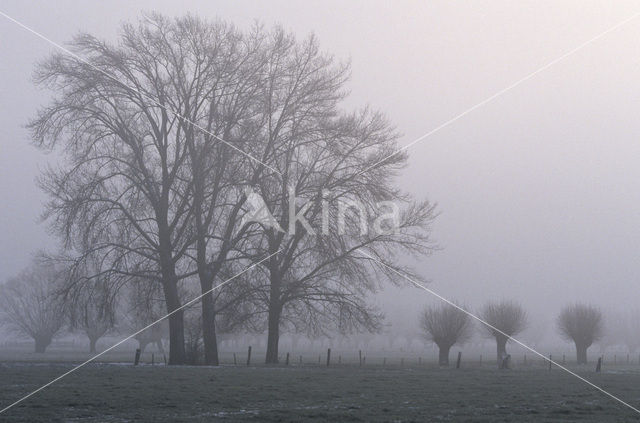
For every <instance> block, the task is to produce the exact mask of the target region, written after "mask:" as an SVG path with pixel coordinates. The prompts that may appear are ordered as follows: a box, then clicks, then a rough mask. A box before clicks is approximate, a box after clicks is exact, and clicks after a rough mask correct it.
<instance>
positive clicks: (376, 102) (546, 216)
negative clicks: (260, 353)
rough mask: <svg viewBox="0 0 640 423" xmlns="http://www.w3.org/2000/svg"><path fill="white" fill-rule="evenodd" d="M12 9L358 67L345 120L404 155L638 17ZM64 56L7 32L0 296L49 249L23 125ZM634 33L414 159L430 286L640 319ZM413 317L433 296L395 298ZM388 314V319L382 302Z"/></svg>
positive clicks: (517, 9) (607, 9)
mask: <svg viewBox="0 0 640 423" xmlns="http://www.w3.org/2000/svg"><path fill="white" fill-rule="evenodd" d="M344 3H345V2H327V1H322V2H299V3H298V2H259V1H255V2H205V1H202V2H194V1H180V2H178V1H160V2H158V1H154V2H151V1H140V2H131V1H112V2H95V3H93V2H92V3H89V2H80V1H77V2H73V1H57V2H55V3H54V2H47V3H36V2H28V1H7V0H4V1H3V2H2V3H0V10H1V11H2V12H4V13H6V14H8V15H10V16H12V17H13V18H15V19H17V20H19V21H21V22H23V23H24V24H25V25H27V26H30V27H32V28H33V29H35V30H37V31H39V32H41V33H42V34H43V35H45V36H47V37H49V38H50V39H52V40H53V41H56V42H58V43H64V42H66V41H68V40H69V39H70V38H71V36H72V35H73V34H75V33H77V32H78V31H88V32H91V33H94V34H97V35H100V36H103V37H106V38H110V39H114V38H115V36H116V34H117V30H118V26H119V22H120V21H121V20H134V19H136V18H137V16H138V15H139V13H140V11H144V10H157V11H159V12H161V13H164V14H168V15H179V14H183V13H187V12H191V13H195V14H197V15H200V16H206V17H211V18H213V17H219V18H223V19H226V20H229V21H231V22H234V23H236V24H237V25H239V26H241V27H246V26H248V25H250V24H251V23H252V22H253V21H254V20H256V19H258V20H260V21H262V22H264V23H265V24H267V25H271V24H273V23H281V24H282V25H283V26H284V27H285V28H287V29H290V30H292V31H294V32H296V33H297V34H299V35H300V36H304V35H307V34H309V33H310V32H314V33H315V34H316V35H317V36H318V38H319V40H320V43H321V45H322V47H323V48H324V49H325V50H327V51H329V52H331V53H334V54H335V55H337V56H338V57H339V58H343V59H348V58H351V63H352V78H351V81H350V84H349V88H350V89H351V92H352V95H351V97H350V99H349V101H348V105H349V106H352V107H357V106H361V105H365V104H370V105H371V106H372V107H374V108H377V109H381V110H383V111H385V112H386V113H387V114H388V116H389V117H390V118H391V120H392V121H393V122H394V123H395V124H396V125H397V127H398V129H399V130H400V131H401V132H402V133H403V134H404V136H403V138H402V139H401V144H402V145H404V144H408V143H409V142H411V141H412V140H413V139H415V138H417V137H419V136H420V135H422V134H424V133H426V132H428V131H430V130H431V129H433V128H434V127H436V126H438V125H440V124H441V123H442V122H444V121H446V120H448V119H450V118H451V117H453V116H455V115H457V114H458V113H460V112H462V111H464V110H465V109H467V108H469V107H470V106H473V105H474V104H476V103H478V102H480V101H482V100H484V99H485V98H487V97H489V96H490V95H492V94H494V93H495V92H497V91H499V90H501V89H503V88H505V87H506V86H508V85H510V84H511V83H513V82H515V81H517V80H519V79H520V78H522V77H523V76H525V75H527V74H528V73H530V72H532V71H534V70H536V69H538V68H540V67H542V66H544V65H545V64H547V63H548V62H550V61H552V60H554V59H556V58H557V57H559V56H561V55H562V54H563V53H565V52H567V51H569V50H571V49H573V48H575V47H576V46H578V45H580V44H581V43H583V42H585V41H587V40H589V39H591V38H593V37H594V36H596V35H598V34H599V33H601V32H602V31H604V30H606V29H607V28H609V27H611V26H613V25H615V24H616V23H618V22H620V21H622V20H624V19H625V18H627V17H629V16H631V15H633V14H634V13H637V12H638V11H640V3H639V2H616V3H615V4H611V2H608V1H601V2H583V1H580V2H578V1H576V2H570V1H549V2H539V1H536V2H503V1H478V2H450V1H442V2H440V1H438V2H432V1H421V2H408V1H405V2H371V1H366V2H364V1H363V2H347V4H344ZM53 50H54V47H53V46H51V45H49V44H47V43H45V42H44V41H42V40H41V39H38V38H37V37H35V36H34V35H33V34H30V33H28V32H27V31H25V30H24V29H22V28H20V27H18V26H16V25H15V24H14V23H11V22H9V21H8V20H6V19H5V18H3V17H0V198H1V199H2V206H1V207H0V236H1V241H0V278H1V279H4V278H6V277H8V276H10V275H12V274H14V273H16V272H17V271H19V270H20V269H21V268H22V267H23V266H25V265H26V264H27V262H28V260H29V257H30V254H31V253H32V252H34V251H35V250H37V249H39V248H44V247H51V246H53V245H54V243H53V241H52V239H51V238H50V237H49V236H48V235H47V233H46V228H45V227H44V225H38V224H36V222H37V219H38V215H39V213H40V211H41V209H42V203H43V201H44V200H45V198H44V196H43V195H42V194H41V193H40V192H39V191H38V189H37V188H36V186H35V182H34V178H35V177H36V175H37V174H38V168H39V167H42V166H44V164H45V163H46V162H47V160H52V159H53V158H52V157H51V156H49V157H47V156H45V155H43V154H42V153H41V152H39V151H37V150H36V149H35V148H33V147H32V146H31V145H30V144H29V140H28V137H27V134H26V131H25V130H24V128H23V125H24V124H25V123H26V121H27V120H28V119H29V117H31V116H33V114H34V113H35V111H36V110H37V108H38V106H40V105H41V104H43V103H44V102H45V101H46V94H45V93H42V92H40V91H38V90H37V89H36V88H35V87H34V86H33V85H32V83H31V80H30V76H31V72H32V70H33V65H34V63H36V62H37V61H38V60H40V59H42V58H43V57H45V56H46V55H47V54H48V53H49V52H51V51H53ZM639 111H640V18H639V19H637V20H634V21H632V22H630V23H629V24H627V25H625V26H624V27H622V28H620V29H618V30H616V31H614V32H612V33H610V34H608V35H606V36H605V37H603V38H602V39H600V40H598V41H597V42H595V43H593V44H591V45H589V46H587V47H585V48H584V49H582V50H581V51H579V52H578V53H576V54H574V55H572V56H571V57H568V58H567V59H566V60H563V61H562V62H560V63H558V64H556V65H554V66H553V67H551V68H549V69H547V70H545V71H544V72H542V73H540V74H539V75H537V76H535V77H534V78H533V79H531V80H529V81H527V82H525V83H523V84H522V85H520V86H518V87H517V88H515V89H514V90H512V91H510V92H508V93H507V94H505V95H504V96H502V97H500V98H499V99H497V100H495V101H493V102H492V103H490V104H488V105H486V106H484V107H482V108H480V109H478V110H475V111H474V112H472V113H471V114H469V115H467V116H465V117H464V118H462V119H460V120H459V121H457V122H456V123H455V124H453V125H451V126H450V127H448V128H445V129H444V130H442V131H440V132H438V133H437V134H435V135H433V136H432V137H430V138H428V139H426V140H424V141H422V142H421V143H419V144H417V145H415V146H414V147H412V148H411V149H410V150H409V152H410V157H411V159H410V166H409V168H408V169H407V170H406V172H405V173H404V174H403V176H402V177H401V179H400V183H401V184H402V186H403V187H404V188H405V189H406V190H409V191H411V192H412V193H414V194H415V195H416V196H418V197H427V198H429V199H430V200H431V201H435V202H437V203H438V204H439V210H440V212H441V215H440V217H439V218H438V220H437V222H436V225H435V228H434V229H435V231H434V237H435V239H436V241H437V242H438V243H439V244H440V245H441V246H442V247H443V248H444V249H443V250H442V251H440V252H438V253H436V254H435V255H434V256H433V257H431V258H430V259H429V260H427V261H425V262H424V263H420V264H419V266H420V269H421V270H422V271H423V272H424V274H425V275H426V276H427V277H429V278H430V279H431V281H432V283H431V287H432V288H433V289H434V290H436V291H438V292H440V293H442V294H443V295H444V296H447V297H451V298H456V299H459V300H461V301H465V302H467V304H470V305H472V306H473V307H476V306H479V305H480V304H481V303H482V302H484V300H485V299H487V298H495V297H499V298H501V297H507V298H514V299H517V300H520V301H521V302H522V303H523V304H525V305H526V306H527V307H528V308H530V309H532V311H533V309H537V310H538V312H539V313H541V312H542V310H548V311H549V312H550V313H552V314H554V315H555V314H556V313H557V310H558V308H559V307H560V306H561V305H562V304H564V303H566V302H570V301H587V302H594V303H597V304H600V305H602V306H604V307H605V308H610V307H613V305H614V304H621V305H622V306H627V307H631V306H634V304H636V303H637V298H638V296H637V293H636V288H637V286H638V274H639V273H640V260H639V257H638V252H639V251H640V225H639V224H638V220H639V217H640V168H639V166H638V162H639V161H640V138H639V135H640V119H638V113H639ZM385 297H386V298H391V299H390V300H389V303H390V304H392V305H394V306H395V305H397V304H399V303H398V302H399V301H402V302H403V303H404V304H405V305H404V306H403V307H402V310H403V312H399V311H398V310H394V309H395V307H393V308H392V309H390V314H393V315H398V314H400V315H402V314H403V313H404V314H405V315H406V318H408V319H411V320H412V321H414V320H415V313H413V310H414V309H416V308H417V307H419V306H422V305H423V304H425V303H428V302H433V299H431V298H429V295H428V294H427V293H420V294H417V293H416V291H412V290H408V289H407V290H403V291H402V292H397V291H396V290H388V291H387V292H386V294H385ZM385 302H386V301H385Z"/></svg>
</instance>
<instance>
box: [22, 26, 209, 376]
mask: <svg viewBox="0 0 640 423" xmlns="http://www.w3.org/2000/svg"><path fill="white" fill-rule="evenodd" d="M218 29H220V27H219V26H214V27H202V26H198V22H196V21H195V20H194V19H192V18H189V17H187V18H183V19H176V20H173V21H170V20H168V19H164V18H161V17H158V16H154V17H152V18H150V19H147V20H142V21H141V23H140V24H139V25H138V26H134V25H128V24H126V25H123V27H122V31H121V39H120V42H119V43H118V44H117V45H113V44H109V43H107V42H104V41H102V40H99V39H97V38H95V37H93V36H91V35H88V34H82V35H79V36H77V37H75V38H74V40H73V42H72V43H71V47H70V48H71V49H72V50H73V51H74V52H75V53H77V54H79V55H81V56H83V57H85V58H86V60H87V61H88V62H89V63H90V65H89V64H87V63H85V62H83V61H81V60H78V59H76V58H74V57H70V56H68V55H63V54H55V55H53V56H52V57H50V58H49V59H48V60H46V61H45V62H43V63H41V64H40V65H39V67H38V69H37V73H36V79H37V81H38V82H39V83H40V84H42V85H45V86H46V87H48V88H50V89H51V90H53V91H54V92H55V93H56V94H57V98H56V99H55V100H54V101H53V102H52V103H51V104H50V105H49V106H47V107H45V108H44V109H43V110H41V111H40V112H39V114H38V116H37V117H36V118H35V119H34V120H33V121H32V122H31V123H30V128H31V131H32V135H33V139H34V140H35V142H36V144H37V145H39V146H41V147H42V148H55V147H57V146H58V144H62V146H61V147H62V148H61V149H60V150H62V151H64V154H65V156H66V161H65V163H66V164H65V166H63V167H61V168H59V169H50V170H49V171H48V172H47V173H45V174H44V175H43V177H42V178H41V186H42V187H43V189H44V190H45V192H46V193H47V194H48V195H49V197H50V199H51V200H50V202H49V204H48V207H47V213H46V217H48V218H49V219H50V221H51V223H52V226H53V227H54V228H55V229H56V230H57V231H58V233H60V235H62V236H63V237H64V239H65V241H66V242H67V245H68V246H71V247H74V248H75V249H76V250H78V251H83V252H86V254H91V255H99V256H101V258H102V260H103V261H105V262H110V266H111V268H112V269H113V271H117V272H121V273H127V274H131V275H133V276H136V277H137V279H136V280H139V279H140V278H143V277H144V278H147V279H149V280H155V281H157V282H159V284H160V286H161V287H162V289H163V295H164V299H165V304H166V311H167V312H170V313H172V315H171V316H170V317H169V328H170V355H169V363H171V364H181V363H184V361H185V352H184V327H183V312H182V310H181V309H180V306H181V299H180V296H179V294H178V290H179V283H180V281H181V280H182V279H184V278H186V277H188V276H190V275H192V274H193V273H194V271H193V269H191V268H190V267H189V266H188V264H187V263H185V262H186V261H188V260H189V259H188V257H187V256H186V254H187V251H188V249H189V248H190V246H191V245H192V243H193V232H192V231H193V222H192V217H193V207H192V200H193V199H192V196H191V195H190V194H191V193H192V191H193V178H192V174H191V165H190V163H189V159H190V149H189V145H188V144H189V143H190V142H191V141H192V139H191V138H190V137H189V136H188V134H189V133H192V132H193V131H196V130H198V129H197V128H195V127H194V126H193V125H192V124H191V123H190V122H191V121H190V120H189V118H191V117H193V113H200V110H199V109H198V110H195V104H196V103H197V102H198V101H202V100H203V98H204V99H205V100H209V96H207V93H209V91H208V90H209V88H210V85H209V84H210V82H211V78H212V77H214V76H215V73H216V71H217V68H216V67H215V66H213V65H214V64H215V61H216V60H217V59H218V55H217V54H215V53H216V50H215V48H216V45H214V44H212V43H208V44H203V43H202V42H201V41H202V39H204V37H205V36H208V37H209V39H213V40H214V41H215V34H213V33H214V32H215V31H216V30H218ZM212 34H213V35H212ZM200 35H202V37H201V38H198V36H200ZM208 56H211V57H212V58H211V60H210V61H207V62H203V61H202V57H208ZM192 64H194V65H193V66H191V65H192ZM194 92H195V94H194ZM216 94H218V92H216ZM199 95H201V96H202V97H198V96H199ZM194 110H195V111H194ZM203 110H206V107H205V108H203ZM180 116H183V117H186V119H187V120H185V119H184V118H183V117H180ZM196 121H198V120H196ZM209 141H210V140H209Z"/></svg>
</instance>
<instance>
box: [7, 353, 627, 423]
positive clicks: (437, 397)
mask: <svg viewBox="0 0 640 423" xmlns="http://www.w3.org/2000/svg"><path fill="white" fill-rule="evenodd" d="M68 369H70V366H69V365H68V364H46V363H43V364H38V363H24V364H21V363H5V364H2V365H0V405H2V406H3V407H4V406H6V405H8V404H9V403H10V402H13V401H15V400H17V399H18V398H20V397H21V396H23V395H25V394H27V393H28V392H30V391H33V390H35V389H36V388H38V387H39V386H41V385H42V384H44V383H46V382H48V381H50V380H51V379H53V378H55V377H56V376H58V375H60V374H62V373H63V372H65V371H66V370H68ZM583 376H585V377H587V378H588V379H589V380H591V381H592V382H594V383H596V384H598V385H600V386H601V387H603V388H604V389H606V390H608V391H610V392H611V393H613V394H614V395H616V396H619V397H620V398H621V399H623V400H625V401H627V402H629V403H631V404H632V405H634V406H636V407H637V406H640V373H637V372H633V371H622V370H616V371H611V372H604V373H601V374H595V373H593V372H592V370H591V369H590V370H589V371H585V372H584V373H583ZM637 417H638V416H637V415H636V414H634V412H633V411H632V410H629V409H627V408H625V407H623V406H622V405H619V404H618V403H616V402H615V401H614V400H612V399H610V398H608V397H606V396H605V395H603V394H602V393H600V392H598V391H597V390H595V389H594V388H591V387H589V386H588V385H586V384H585V383H584V382H581V381H579V380H577V379H575V378H574V377H572V376H570V375H568V374H566V373H564V372H563V371H562V370H559V369H554V370H552V371H548V370H546V369H544V368H531V369H516V370H503V371H498V370H495V369H493V368H489V367H488V366H487V367H486V368H469V369H460V370H455V369H437V368H420V367H414V368H399V367H395V368H382V367H381V366H370V367H369V366H367V367H365V368H358V367H357V366H344V367H333V368H329V369H327V368H323V367H319V366H318V367H313V366H309V367H270V368H269V367H250V368H247V367H241V366H238V367H231V366H229V367H227V366H225V367H217V368H214V367H181V368H177V367H164V366H150V365H144V366H139V367H133V366H131V365H117V364H90V365H87V366H86V367H84V368H82V369H80V370H78V371H77V372H75V373H73V374H71V375H69V376H68V377H66V378H64V379H62V380H61V381H59V382H57V383H55V384H54V385H52V386H50V387H48V388H46V389H44V390H43V391H41V392H39V393H37V394H35V395H34V396H32V397H31V398H29V399H27V400H25V401H24V402H23V403H21V404H19V405H17V406H16V407H14V408H12V409H10V410H8V411H7V412H5V413H4V414H2V415H0V421H8V422H63V421H65V422H68V421H88V422H140V421H144V422H164V421H166V422H186V421H225V422H227V421H229V422H235V421H255V422H258V421H259V422H300V421H303V422H325V421H333V422H372V421H373V422H378V421H379V422H424V421H436V422H437V421H475V422H500V421H503V422H506V421H509V422H514V421H515V422H522V421H536V422H537V421H558V422H560V421H562V422H567V421H569V422H571V421H589V422H605V421H612V422H613V421H615V422H621V421H637V420H638V418H637Z"/></svg>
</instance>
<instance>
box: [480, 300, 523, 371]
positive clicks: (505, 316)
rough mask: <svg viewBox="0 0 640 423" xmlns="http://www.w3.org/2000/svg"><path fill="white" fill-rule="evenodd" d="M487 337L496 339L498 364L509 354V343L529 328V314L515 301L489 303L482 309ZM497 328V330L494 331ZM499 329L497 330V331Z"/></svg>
mask: <svg viewBox="0 0 640 423" xmlns="http://www.w3.org/2000/svg"><path fill="white" fill-rule="evenodd" d="M481 315H482V319H483V320H484V321H485V322H486V323H488V324H489V325H491V326H492V327H489V326H485V328H486V332H487V335H488V336H490V337H493V338H495V339H496V345H497V353H498V363H500V362H501V361H502V358H503V357H504V356H505V355H506V354H507V341H508V340H509V338H510V337H512V336H514V335H517V334H518V333H520V332H522V331H523V330H524V329H525V328H526V327H527V312H526V311H524V309H523V308H522V306H521V305H520V304H518V303H516V302H514V301H506V300H503V301H501V302H499V303H489V304H487V305H485V306H484V308H483V309H482V313H481ZM494 328H495V329H494ZM496 329H497V330H496Z"/></svg>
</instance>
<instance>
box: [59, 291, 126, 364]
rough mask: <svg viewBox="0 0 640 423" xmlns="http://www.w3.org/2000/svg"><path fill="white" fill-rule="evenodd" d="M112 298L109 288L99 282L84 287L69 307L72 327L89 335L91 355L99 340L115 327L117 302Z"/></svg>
mask: <svg viewBox="0 0 640 423" xmlns="http://www.w3.org/2000/svg"><path fill="white" fill-rule="evenodd" d="M110 297H111V294H110V292H109V287H108V286H107V285H106V284H104V283H101V281H99V280H98V281H97V282H96V283H94V284H93V286H84V287H83V289H82V290H81V291H80V292H78V293H77V295H75V296H74V297H73V302H72V303H71V304H70V306H69V309H70V311H71V316H70V322H71V327H72V329H75V328H79V329H80V330H82V331H83V332H84V333H85V334H86V335H87V337H88V338H89V352H90V353H95V352H96V343H97V342H98V340H99V339H100V338H102V337H103V336H105V335H106V334H107V333H108V332H109V331H111V330H112V329H114V327H115V324H116V321H115V302H114V301H113V299H112V298H110Z"/></svg>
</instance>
